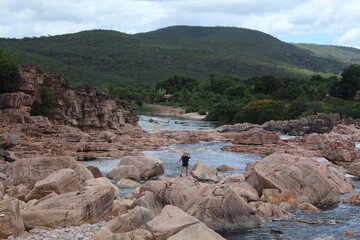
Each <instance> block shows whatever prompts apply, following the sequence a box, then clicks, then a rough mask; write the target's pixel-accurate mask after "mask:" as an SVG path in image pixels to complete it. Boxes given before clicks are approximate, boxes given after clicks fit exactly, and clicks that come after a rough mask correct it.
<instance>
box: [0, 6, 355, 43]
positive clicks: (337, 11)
mask: <svg viewBox="0 0 360 240" xmlns="http://www.w3.org/2000/svg"><path fill="white" fill-rule="evenodd" d="M359 23H360V0H341V1H340V0H221V1H220V0H0V37H2V38H23V37H39V36H49V35H51V36H53V35H59V34H66V33H75V32H79V31H84V30H92V29H107V30H116V31H120V32H124V33H129V34H132V33H138V32H147V31H153V30H157V29H159V28H163V27H168V26H174V25H189V26H229V27H240V28H249V29H254V30H259V31H262V32H265V33H268V34H270V35H272V36H274V37H277V38H278V39H280V40H282V41H285V42H291V43H299V42H300V43H316V44H330V45H339V46H350V47H358V48H359V47H360V24H359Z"/></svg>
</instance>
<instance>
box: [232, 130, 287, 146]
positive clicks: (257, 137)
mask: <svg viewBox="0 0 360 240" xmlns="http://www.w3.org/2000/svg"><path fill="white" fill-rule="evenodd" d="M279 139H280V133H278V132H270V131H265V130H264V129H262V128H252V129H250V130H248V131H245V132H240V133H238V134H237V135H236V137H235V139H234V140H232V141H231V143H233V144H240V145H263V144H272V143H274V144H276V143H277V142H278V141H279Z"/></svg>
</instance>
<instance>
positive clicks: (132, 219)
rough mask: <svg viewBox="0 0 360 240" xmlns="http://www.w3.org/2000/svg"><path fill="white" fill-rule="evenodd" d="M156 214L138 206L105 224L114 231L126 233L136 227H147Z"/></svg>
mask: <svg viewBox="0 0 360 240" xmlns="http://www.w3.org/2000/svg"><path fill="white" fill-rule="evenodd" d="M154 217H155V215H154V214H153V213H152V212H151V211H150V210H148V209H146V208H144V207H140V206H136V207H135V208H134V209H132V210H130V211H129V212H127V213H125V214H122V215H120V216H118V217H116V218H114V219H112V220H110V221H109V222H108V223H106V224H105V225H104V227H106V228H108V229H109V230H110V231H111V232H113V233H126V232H130V231H134V230H136V229H145V224H146V223H147V222H149V221H150V220H151V219H153V218H154Z"/></svg>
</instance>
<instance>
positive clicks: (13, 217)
mask: <svg viewBox="0 0 360 240" xmlns="http://www.w3.org/2000/svg"><path fill="white" fill-rule="evenodd" d="M24 230H25V226H24V222H23V220H22V218H21V216H20V207H19V200H17V199H6V200H0V238H1V239H6V238H7V237H9V236H11V235H12V236H19V235H21V234H22V233H23V232H24Z"/></svg>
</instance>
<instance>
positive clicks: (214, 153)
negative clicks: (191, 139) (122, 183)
mask: <svg viewBox="0 0 360 240" xmlns="http://www.w3.org/2000/svg"><path fill="white" fill-rule="evenodd" d="M139 125H140V126H141V127H142V128H143V129H144V130H147V131H149V132H157V131H161V130H207V129H213V128H215V127H216V126H215V125H213V124H211V123H208V122H205V121H201V120H189V119H182V118H175V117H163V116H162V117H159V116H141V117H140V121H139ZM226 144H228V143H223V142H200V143H197V144H181V145H172V146H166V147H163V148H161V149H159V150H155V151H144V153H145V154H148V155H152V156H155V157H157V158H159V159H160V160H162V161H163V162H164V167H165V173H164V176H167V177H175V176H177V175H178V174H179V170H180V164H178V163H177V160H178V159H179V158H180V157H181V152H182V151H183V150H187V151H189V152H190V154H191V156H192V158H191V160H190V166H189V169H191V167H192V166H193V165H195V164H196V163H197V162H203V163H205V164H206V165H208V166H210V167H213V168H216V167H217V166H219V165H221V164H226V165H229V166H231V167H233V168H235V171H233V172H226V174H231V173H234V172H241V171H243V170H244V169H245V166H246V163H248V162H253V161H258V160H261V159H262V158H261V157H259V156H256V155H253V154H242V153H233V152H225V151H222V150H221V147H223V146H224V145H226ZM356 147H357V148H359V147H360V143H356ZM119 161H120V160H119V159H102V160H97V161H91V162H87V163H84V164H85V165H96V166H98V167H99V169H100V170H101V171H102V172H103V173H104V174H106V173H107V172H109V171H110V170H111V169H112V168H114V167H116V166H117V165H118V163H119ZM318 161H324V159H321V158H319V159H318ZM219 177H220V178H221V177H222V175H221V174H220V176H219ZM349 178H350V179H351V180H352V182H353V183H354V186H355V191H354V192H359V191H360V179H359V178H356V177H353V176H349ZM120 191H121V195H122V196H124V195H126V194H128V193H130V192H131V191H132V189H120ZM346 196H347V195H344V196H341V198H342V199H343V198H344V197H346ZM348 231H350V232H353V233H355V234H356V236H354V237H349V236H345V235H344V234H345V232H348ZM326 236H333V237H334V239H336V240H338V239H341V240H342V239H344V240H345V239H360V207H359V206H355V205H350V204H344V203H339V204H337V205H335V206H327V207H326V208H322V211H321V213H313V212H309V211H302V210H297V211H296V212H294V213H292V214H291V215H290V218H289V219H288V220H281V221H271V222H263V223H262V225H261V227H260V228H258V229H251V230H243V231H239V232H234V233H228V234H227V235H226V236H224V237H226V239H229V240H237V239H256V240H265V239H274V240H299V239H301V240H307V239H309V240H313V239H314V238H316V237H323V238H324V237H326Z"/></svg>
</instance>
